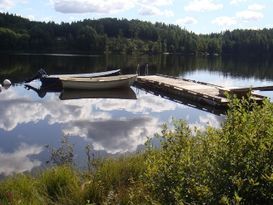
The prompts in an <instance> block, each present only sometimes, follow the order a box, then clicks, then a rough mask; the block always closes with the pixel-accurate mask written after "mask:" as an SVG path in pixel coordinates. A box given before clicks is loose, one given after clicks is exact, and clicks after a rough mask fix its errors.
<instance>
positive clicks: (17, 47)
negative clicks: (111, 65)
mask: <svg viewBox="0 0 273 205" xmlns="http://www.w3.org/2000/svg"><path fill="white" fill-rule="evenodd" d="M0 51H22V52H24V51H35V52H68V53H69V52H83V53H103V52H108V53H111V52H113V53H130V54H131V53H132V54H134V53H146V54H147V53H148V54H158V53H180V54H187V55H198V54H202V55H220V54H234V55H242V54H245V55H272V54H273V29H263V30H242V29H240V30H239V29H237V30H233V31H225V32H221V33H211V34H206V35H204V34H200V35H197V34H195V33H193V32H189V31H187V30H185V29H182V28H181V27H179V26H178V25H171V24H165V23H150V22H146V21H140V20H127V19H116V18H102V19H97V20H94V19H93V20H91V19H86V20H83V21H76V22H72V23H64V22H62V23H60V24H57V23H54V22H47V23H46V22H37V21H30V20H28V19H26V18H22V17H20V16H16V15H12V14H9V13H0Z"/></svg>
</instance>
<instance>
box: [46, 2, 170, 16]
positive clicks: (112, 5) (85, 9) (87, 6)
mask: <svg viewBox="0 0 273 205" xmlns="http://www.w3.org/2000/svg"><path fill="white" fill-rule="evenodd" d="M50 2H51V3H52V4H53V5H54V7H55V10H56V11H58V12H61V13H115V12H122V11H126V10H129V9H132V8H136V7H140V9H139V14H141V15H151V16H167V17H169V16H173V15H174V14H173V12H172V11H170V10H166V9H165V10H162V9H160V8H159V7H161V6H168V5H171V4H172V3H173V0H130V1H125V0H50Z"/></svg>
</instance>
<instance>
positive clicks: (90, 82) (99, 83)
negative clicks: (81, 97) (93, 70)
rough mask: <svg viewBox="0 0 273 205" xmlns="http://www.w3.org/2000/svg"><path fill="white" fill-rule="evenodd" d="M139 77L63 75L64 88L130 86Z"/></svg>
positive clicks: (97, 88) (91, 88) (93, 88)
mask: <svg viewBox="0 0 273 205" xmlns="http://www.w3.org/2000/svg"><path fill="white" fill-rule="evenodd" d="M136 78H137V75H135V74H134V75H118V76H111V77H97V78H70V77H69V78H67V77H61V78H60V80H61V82H62V86H63V88H68V89H89V90H104V89H113V88H118V87H129V86H131V85H132V84H133V83H134V82H135V80H136Z"/></svg>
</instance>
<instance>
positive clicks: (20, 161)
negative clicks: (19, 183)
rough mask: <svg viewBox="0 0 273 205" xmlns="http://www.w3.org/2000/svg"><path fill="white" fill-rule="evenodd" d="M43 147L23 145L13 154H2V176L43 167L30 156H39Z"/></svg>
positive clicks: (0, 158) (0, 169) (0, 168)
mask: <svg viewBox="0 0 273 205" xmlns="http://www.w3.org/2000/svg"><path fill="white" fill-rule="evenodd" d="M42 151H43V147H41V146H37V145H27V144H21V145H20V146H19V148H18V150H16V151H15V152H13V153H4V152H0V164H1V166H0V174H4V175H5V176H8V175H11V174H13V173H21V172H25V171H31V170H32V169H33V168H34V167H38V166H40V165H41V162H40V161H38V160H31V159H30V157H29V156H32V155H38V154H40V153H41V152H42Z"/></svg>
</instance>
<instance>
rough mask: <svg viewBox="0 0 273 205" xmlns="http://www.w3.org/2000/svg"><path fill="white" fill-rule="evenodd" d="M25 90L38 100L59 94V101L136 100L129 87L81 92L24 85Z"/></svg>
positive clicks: (78, 90) (79, 90)
mask: <svg viewBox="0 0 273 205" xmlns="http://www.w3.org/2000/svg"><path fill="white" fill-rule="evenodd" d="M25 88H26V89H27V90H33V91H35V92H36V93H37V94H38V96H39V97H40V98H43V97H45V96H46V94H47V93H52V92H53V93H60V96H59V98H60V100H72V99H86V98H90V99H92V98H94V99H95V98H109V99H127V100H129V99H132V100H136V99H137V97H136V93H135V92H134V91H133V89H132V88H130V87H124V88H116V89H109V90H82V89H60V88H59V87H56V88H54V87H50V88H45V87H43V86H41V87H40V88H36V87H33V86H31V85H25Z"/></svg>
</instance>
